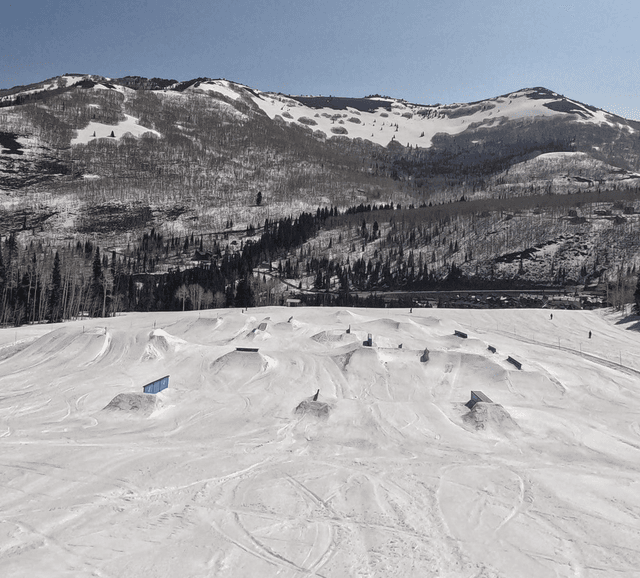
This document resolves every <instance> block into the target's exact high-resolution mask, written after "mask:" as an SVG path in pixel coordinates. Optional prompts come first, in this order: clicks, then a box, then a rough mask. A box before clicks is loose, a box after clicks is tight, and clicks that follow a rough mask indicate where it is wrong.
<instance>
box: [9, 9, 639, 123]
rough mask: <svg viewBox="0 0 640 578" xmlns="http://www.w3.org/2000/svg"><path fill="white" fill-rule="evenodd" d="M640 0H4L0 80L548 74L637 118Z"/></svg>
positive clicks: (441, 96)
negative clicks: (73, 74) (72, 74)
mask: <svg viewBox="0 0 640 578" xmlns="http://www.w3.org/2000/svg"><path fill="white" fill-rule="evenodd" d="M639 55H640V2H639V1H638V0H602V1H601V0H580V1H578V0H558V1H552V0H538V1H536V0H511V1H502V0H486V1H483V0H396V1H395V2H390V1H384V2H383V1H381V0H188V1H184V0H172V1H167V0H100V1H97V0H80V1H78V0H3V2H2V9H1V10H0V88H9V87H12V86H16V85H20V84H29V83H32V82H38V81H40V80H44V79H46V78H50V77H53V76H58V75H61V74H64V73H66V72H76V73H87V74H99V75H102V76H108V77H119V76H125V75H139V76H146V77H154V76H157V77H162V78H175V79H176V80H190V79H192V78H196V77H201V76H204V77H210V78H226V79H228V80H234V81H237V82H241V83H244V84H247V85H249V86H251V87H253V88H258V89H260V90H265V91H276V92H283V93H287V94H313V95H329V94H331V95H340V96H365V95H368V94H374V93H379V94H383V95H389V96H393V97H397V98H404V99H406V100H408V101H410V102H416V103H424V104H435V103H437V102H440V103H443V104H445V103H453V102H469V101H473V100H481V99H483V98H490V97H492V96H497V95H500V94H504V93H507V92H511V91H514V90H517V89H519V88H525V87H531V86H544V87H546V88H549V89H551V90H555V91H556V92H559V93H561V94H564V95H565V96H568V97H570V98H573V99H576V100H579V101H581V102H584V103H586V104H591V105H594V106H597V107H600V108H604V109H605V110H609V111H611V112H615V113H617V114H620V115H622V116H626V117H628V118H636V119H640V60H639Z"/></svg>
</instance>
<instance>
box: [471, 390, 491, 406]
mask: <svg viewBox="0 0 640 578" xmlns="http://www.w3.org/2000/svg"><path fill="white" fill-rule="evenodd" d="M479 401H483V402H484V403H493V401H492V400H490V399H489V397H488V396H486V395H485V394H484V393H482V392H481V391H471V399H470V400H469V401H468V402H467V403H465V405H466V406H467V407H468V408H469V409H473V406H474V405H475V404H476V403H478V402H479Z"/></svg>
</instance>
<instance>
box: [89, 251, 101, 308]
mask: <svg viewBox="0 0 640 578" xmlns="http://www.w3.org/2000/svg"><path fill="white" fill-rule="evenodd" d="M103 293H104V275H103V273H102V259H101V257H100V248H99V247H96V251H95V253H94V256H93V276H92V278H91V296H92V297H93V307H92V309H93V310H92V314H94V315H99V312H100V311H101V310H102V309H103V300H104V295H103Z"/></svg>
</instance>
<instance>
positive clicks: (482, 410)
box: [462, 401, 520, 434]
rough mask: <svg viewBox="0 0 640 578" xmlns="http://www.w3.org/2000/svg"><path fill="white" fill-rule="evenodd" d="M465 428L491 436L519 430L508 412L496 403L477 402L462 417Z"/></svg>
mask: <svg viewBox="0 0 640 578" xmlns="http://www.w3.org/2000/svg"><path fill="white" fill-rule="evenodd" d="M462 421H463V423H464V424H465V426H466V428H467V429H469V430H471V431H486V432H488V433H493V434H509V433H512V432H514V431H516V430H518V429H520V428H519V426H518V424H517V423H516V422H515V420H514V419H513V418H512V417H511V415H509V412H508V411H507V410H506V409H504V407H502V406H501V405H500V404H498V403H485V402H482V401H480V402H478V403H476V404H475V405H474V406H473V409H471V410H469V412H468V413H467V414H465V415H463V416H462Z"/></svg>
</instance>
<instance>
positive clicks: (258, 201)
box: [256, 191, 262, 207]
mask: <svg viewBox="0 0 640 578" xmlns="http://www.w3.org/2000/svg"><path fill="white" fill-rule="evenodd" d="M261 204H262V191H258V194H257V195H256V205H258V207H259V206H260V205H261Z"/></svg>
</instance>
